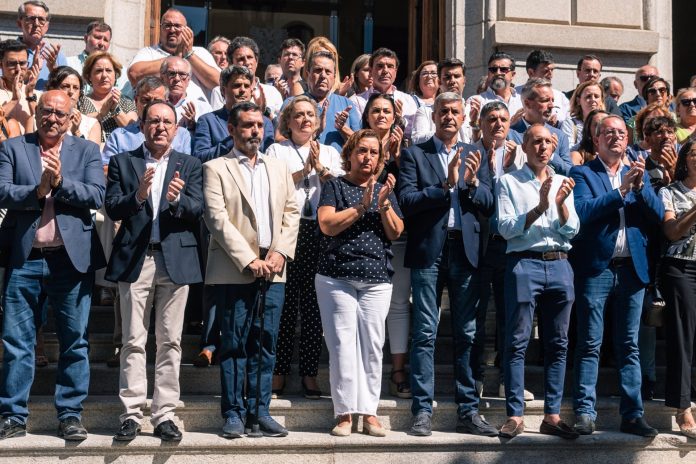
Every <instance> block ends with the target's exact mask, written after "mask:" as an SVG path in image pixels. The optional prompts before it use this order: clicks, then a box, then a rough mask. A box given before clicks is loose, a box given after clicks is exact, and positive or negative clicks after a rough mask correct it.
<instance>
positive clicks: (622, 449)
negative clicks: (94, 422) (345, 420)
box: [0, 430, 696, 464]
mask: <svg viewBox="0 0 696 464" xmlns="http://www.w3.org/2000/svg"><path fill="white" fill-rule="evenodd" d="M694 451H696V445H695V444H694V441H690V440H687V439H686V438H685V437H682V436H680V435H676V434H673V433H665V434H661V435H659V436H658V437H657V438H655V439H653V440H646V439H643V438H640V437H635V436H632V435H626V434H622V433H618V432H597V433H595V434H593V435H591V436H586V437H580V438H579V439H578V440H575V441H572V442H568V441H566V440H563V439H561V438H557V437H550V436H547V435H541V434H539V433H536V432H525V433H524V434H522V435H520V436H518V437H516V438H514V439H512V440H502V439H499V438H485V437H474V436H471V435H460V434H456V433H449V432H438V431H435V432H433V435H432V436H430V437H411V436H409V435H407V434H405V433H403V432H390V433H388V434H387V436H386V437H384V438H375V437H369V436H365V435H362V434H357V433H356V434H353V435H351V436H350V437H332V436H331V435H329V434H328V433H326V432H296V431H293V432H291V433H290V435H288V436H287V437H285V438H262V439H255V438H240V439H236V440H227V439H224V438H222V437H221V436H219V435H218V434H217V431H216V430H211V431H209V432H187V433H185V434H184V437H183V440H182V441H181V442H180V443H162V442H161V441H160V440H159V439H158V438H154V437H152V436H151V435H149V434H143V435H141V436H139V437H138V438H136V439H135V440H133V441H132V442H130V443H123V442H116V441H113V440H112V437H111V432H109V433H108V434H99V433H90V435H89V437H88V438H87V440H85V441H83V442H81V443H76V444H73V443H66V442H64V441H63V440H62V439H59V438H57V437H55V436H52V435H43V434H41V435H32V434H30V435H27V437H24V438H13V439H11V440H5V441H3V442H0V453H2V454H1V455H0V462H8V463H12V464H29V463H31V464H35V463H37V462H41V463H46V464H65V463H70V464H92V463H110V464H152V463H166V464H191V463H196V464H198V463H200V464H208V463H220V462H234V463H238V464H259V463H262V464H288V463H303V464H305V463H306V464H348V463H355V462H366V463H368V462H369V463H370V464H383V463H384V464H387V463H388V464H402V463H403V464H413V463H425V462H427V463H429V464H451V463H472V464H505V463H528V462H529V463H535V464H558V463H559V462H563V463H569V464H570V463H572V464H580V463H593V464H596V463H633V464H674V463H678V462H684V463H688V462H693V458H692V454H691V453H693V452H694Z"/></svg>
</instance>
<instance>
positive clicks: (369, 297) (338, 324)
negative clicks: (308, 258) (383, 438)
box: [314, 274, 392, 416]
mask: <svg viewBox="0 0 696 464" xmlns="http://www.w3.org/2000/svg"><path fill="white" fill-rule="evenodd" d="M314 285H315V287H316V291H317V300H318V302H319V311H320V312H321V323H322V326H323V328H324V338H325V340H326V346H327V348H328V350H329V377H330V380H331V399H332V400H333V405H334V414H335V415H336V416H339V415H344V414H367V415H375V414H377V406H378V404H379V395H380V391H381V389H382V347H383V346H384V335H385V319H386V317H387V313H388V312H389V300H390V299H391V292H392V285H391V283H381V284H367V283H361V282H354V281H348V280H339V279H332V278H330V277H326V276H323V275H321V274H317V275H316V277H315V278H314Z"/></svg>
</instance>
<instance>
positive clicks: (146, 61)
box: [128, 8, 220, 101]
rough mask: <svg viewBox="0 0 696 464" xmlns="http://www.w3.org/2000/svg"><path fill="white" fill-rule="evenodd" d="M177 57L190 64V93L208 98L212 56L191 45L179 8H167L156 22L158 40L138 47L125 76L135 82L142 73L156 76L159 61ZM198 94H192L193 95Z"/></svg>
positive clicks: (214, 78)
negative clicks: (158, 23)
mask: <svg viewBox="0 0 696 464" xmlns="http://www.w3.org/2000/svg"><path fill="white" fill-rule="evenodd" d="M168 56H177V57H179V58H182V59H184V60H186V61H188V62H189V64H190V65H191V73H192V74H191V81H192V82H191V84H192V85H191V89H190V93H191V95H193V94H194V93H195V94H198V92H197V91H198V90H200V91H201V92H202V93H203V96H204V97H205V99H206V100H207V101H210V98H211V92H212V91H213V89H214V88H215V87H216V86H217V85H218V80H219V79H220V68H219V67H218V65H217V64H216V62H215V59H214V58H213V56H212V55H211V54H210V53H209V52H208V50H206V49H205V48H203V47H194V46H193V31H192V30H191V28H190V27H188V26H187V25H186V17H185V16H184V15H183V13H181V12H180V11H179V10H176V9H174V8H170V9H168V10H167V11H165V12H164V14H163V15H162V20H161V21H160V41H159V43H158V44H157V45H151V46H149V47H145V48H142V49H140V51H139V52H138V53H137V54H136V55H135V57H134V58H133V60H132V61H131V63H130V67H129V68H128V79H129V80H130V82H131V84H132V85H135V84H136V83H137V82H138V81H139V80H140V79H142V78H143V77H145V76H157V75H159V72H160V68H161V67H162V61H163V60H164V58H167V57H168ZM197 96H198V95H196V97H197Z"/></svg>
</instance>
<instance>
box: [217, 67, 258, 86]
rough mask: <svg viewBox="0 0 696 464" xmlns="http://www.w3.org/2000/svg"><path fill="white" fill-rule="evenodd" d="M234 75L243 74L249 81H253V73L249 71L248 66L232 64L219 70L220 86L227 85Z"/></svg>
mask: <svg viewBox="0 0 696 464" xmlns="http://www.w3.org/2000/svg"><path fill="white" fill-rule="evenodd" d="M234 76H244V77H246V78H247V79H249V82H251V83H252V84H253V83H254V75H253V74H252V73H251V71H249V68H246V67H244V66H239V65H238V64H233V65H230V66H228V67H226V68H225V69H223V70H222V71H221V72H220V87H227V84H228V83H229V82H230V80H232V78H233V77H234Z"/></svg>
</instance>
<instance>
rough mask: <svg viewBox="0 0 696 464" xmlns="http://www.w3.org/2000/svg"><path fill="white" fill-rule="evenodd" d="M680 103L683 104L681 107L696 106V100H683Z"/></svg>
mask: <svg viewBox="0 0 696 464" xmlns="http://www.w3.org/2000/svg"><path fill="white" fill-rule="evenodd" d="M679 103H681V106H691V105H694V106H696V98H681V99H679Z"/></svg>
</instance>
